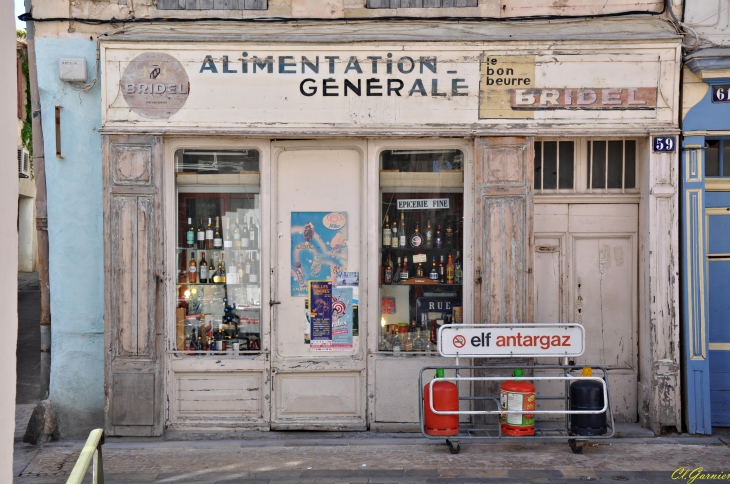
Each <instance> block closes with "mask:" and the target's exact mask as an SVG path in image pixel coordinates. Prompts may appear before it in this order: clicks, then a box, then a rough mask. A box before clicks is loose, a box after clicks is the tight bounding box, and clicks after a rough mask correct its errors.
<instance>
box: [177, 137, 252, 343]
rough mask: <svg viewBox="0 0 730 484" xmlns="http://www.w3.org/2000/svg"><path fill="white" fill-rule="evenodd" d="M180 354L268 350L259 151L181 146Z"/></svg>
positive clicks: (178, 226) (178, 186) (178, 219)
mask: <svg viewBox="0 0 730 484" xmlns="http://www.w3.org/2000/svg"><path fill="white" fill-rule="evenodd" d="M175 180H176V189H177V201H178V205H177V207H178V218H177V234H176V235H177V243H176V254H177V285H176V288H177V291H176V295H177V309H176V315H177V318H176V326H175V350H176V351H177V352H178V353H177V354H178V355H191V356H200V355H216V356H218V355H223V354H228V355H238V354H248V353H258V352H259V351H260V349H261V324H260V320H261V276H262V274H261V252H260V251H261V197H260V190H259V187H260V177H259V152H258V151H256V150H239V151H199V150H198V151H196V150H178V151H177V152H176V154H175Z"/></svg>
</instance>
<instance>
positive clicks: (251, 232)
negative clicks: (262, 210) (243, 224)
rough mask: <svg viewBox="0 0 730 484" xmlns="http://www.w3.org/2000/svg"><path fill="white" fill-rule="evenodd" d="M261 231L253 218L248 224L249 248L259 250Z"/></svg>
mask: <svg viewBox="0 0 730 484" xmlns="http://www.w3.org/2000/svg"><path fill="white" fill-rule="evenodd" d="M258 242H259V231H258V229H257V228H256V225H254V223H253V217H251V218H250V219H249V222H248V248H249V249H258Z"/></svg>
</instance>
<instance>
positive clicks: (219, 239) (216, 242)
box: [213, 217, 223, 249]
mask: <svg viewBox="0 0 730 484" xmlns="http://www.w3.org/2000/svg"><path fill="white" fill-rule="evenodd" d="M221 247H223V236H222V235H221V225H220V217H216V218H215V230H214V231H213V248H215V249H220V248H221Z"/></svg>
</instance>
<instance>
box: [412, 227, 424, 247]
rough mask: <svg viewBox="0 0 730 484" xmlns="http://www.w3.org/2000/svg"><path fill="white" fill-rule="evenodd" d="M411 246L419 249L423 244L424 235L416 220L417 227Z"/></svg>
mask: <svg viewBox="0 0 730 484" xmlns="http://www.w3.org/2000/svg"><path fill="white" fill-rule="evenodd" d="M410 242H411V247H413V248H414V249H417V248H419V247H421V246H422V245H423V236H422V235H421V229H420V227H419V226H418V222H416V229H415V230H414V231H413V233H412V234H411V237H410Z"/></svg>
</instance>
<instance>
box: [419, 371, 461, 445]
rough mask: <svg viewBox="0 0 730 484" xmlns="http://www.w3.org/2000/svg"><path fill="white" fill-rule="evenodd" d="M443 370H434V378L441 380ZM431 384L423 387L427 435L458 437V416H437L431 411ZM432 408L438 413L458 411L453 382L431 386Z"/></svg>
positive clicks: (456, 392)
mask: <svg viewBox="0 0 730 484" xmlns="http://www.w3.org/2000/svg"><path fill="white" fill-rule="evenodd" d="M443 377H444V370H443V369H442V368H439V369H437V370H436V378H443ZM430 395H431V383H430V382H429V383H426V385H425V386H424V387H423V421H424V428H425V429H426V433H427V434H428V435H447V436H448V435H458V434H459V416H458V415H438V414H435V413H433V412H432V411H431V400H430V398H431V396H430ZM433 408H434V410H437V411H439V412H456V411H458V410H459V389H458V388H457V387H456V385H455V384H454V383H453V382H450V381H437V382H434V384H433Z"/></svg>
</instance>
